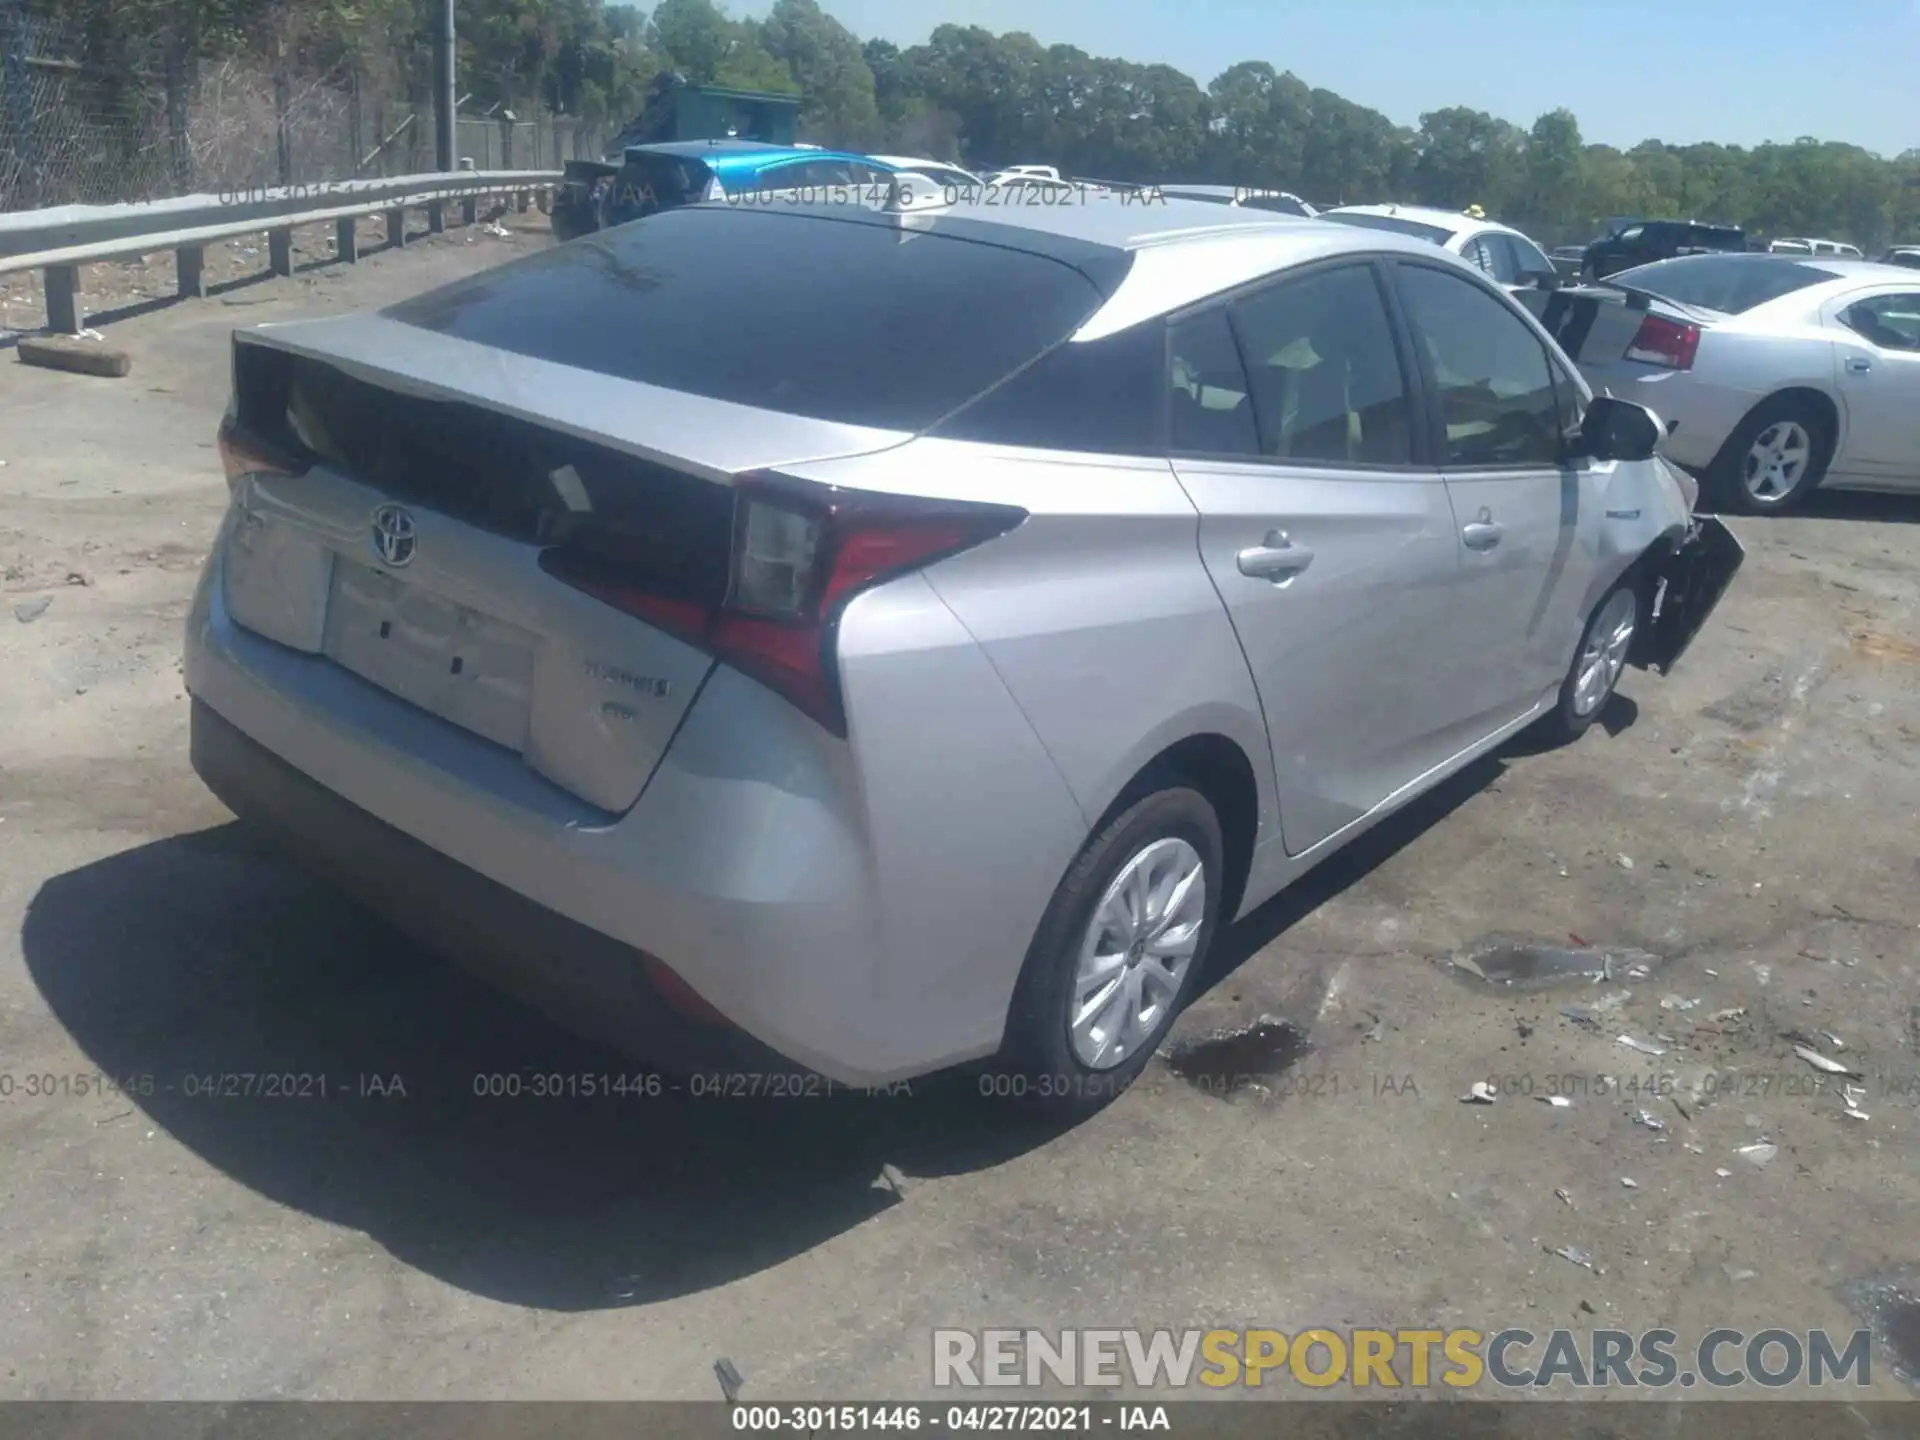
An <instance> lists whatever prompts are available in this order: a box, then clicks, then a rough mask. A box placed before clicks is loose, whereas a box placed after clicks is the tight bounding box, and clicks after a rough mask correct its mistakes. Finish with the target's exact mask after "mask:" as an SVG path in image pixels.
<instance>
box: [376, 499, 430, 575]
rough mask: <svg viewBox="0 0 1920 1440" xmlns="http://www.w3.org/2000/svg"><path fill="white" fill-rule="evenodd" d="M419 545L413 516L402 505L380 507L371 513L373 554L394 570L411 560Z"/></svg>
mask: <svg viewBox="0 0 1920 1440" xmlns="http://www.w3.org/2000/svg"><path fill="white" fill-rule="evenodd" d="M418 544H419V540H418V537H417V536H416V535H415V534H414V529H413V516H412V515H411V514H410V513H409V512H408V510H407V507H406V506H404V505H382V506H381V507H380V508H379V509H378V510H375V511H374V512H373V553H374V554H376V555H378V556H379V557H380V558H381V560H382V561H384V562H385V563H386V564H388V565H391V566H393V567H394V568H395V569H396V570H397V569H399V568H400V567H401V566H402V565H406V564H409V563H410V562H411V561H412V560H413V552H414V548H415V547H416V546H417V545H418Z"/></svg>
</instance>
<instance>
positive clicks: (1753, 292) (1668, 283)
mask: <svg viewBox="0 0 1920 1440" xmlns="http://www.w3.org/2000/svg"><path fill="white" fill-rule="evenodd" d="M1831 279H1833V275H1832V272H1830V271H1827V270H1819V269H1816V268H1815V267H1813V266H1811V265H1802V264H1800V263H1799V262H1798V261H1796V260H1790V259H1788V258H1787V257H1785V256H1783V255H1770V256H1769V255H1756V256H1752V257H1750V258H1749V257H1747V256H1735V255H1687V256H1682V257H1681V258H1680V259H1678V260H1662V261H1660V262H1659V263H1658V264H1654V265H1639V266H1636V267H1635V268H1633V269H1632V270H1623V271H1621V272H1620V273H1619V274H1618V275H1615V276H1614V277H1613V279H1612V282H1611V283H1613V284H1615V285H1620V286H1623V287H1624V288H1626V289H1629V290H1641V291H1644V292H1646V293H1647V294H1649V295H1658V296H1659V297H1660V298H1661V299H1663V300H1677V301H1679V302H1680V303H1681V304H1682V305H1697V306H1699V307H1701V308H1703V309H1706V310H1718V311H1721V312H1722V313H1723V314H1727V315H1739V314H1742V313H1743V312H1745V311H1748V310H1751V309H1753V308H1754V307H1755V306H1756V305H1764V304H1766V303H1767V302H1768V301H1769V300H1778V299H1779V298H1780V297H1781V296H1782V295H1791V294H1793V292H1794V291H1796V290H1804V289H1806V288H1807V287H1808V286H1809V285H1818V284H1820V283H1821V282H1822V281H1823V280H1831Z"/></svg>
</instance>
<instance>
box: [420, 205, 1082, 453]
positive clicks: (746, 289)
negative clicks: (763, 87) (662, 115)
mask: <svg viewBox="0 0 1920 1440" xmlns="http://www.w3.org/2000/svg"><path fill="white" fill-rule="evenodd" d="M840 208H841V209H842V210H843V211H844V210H845V208H846V207H840ZM1102 299H1103V297H1102V294H1101V292H1100V290H1099V289H1097V288H1096V287H1095V286H1094V284H1093V282H1092V281H1090V280H1089V279H1088V278H1087V277H1086V276H1085V275H1083V274H1081V273H1080V272H1079V271H1078V270H1075V269H1074V268H1072V267H1071V266H1068V265H1066V264H1063V263H1061V262H1060V261H1057V260H1052V259H1048V258H1046V257H1044V256H1040V255H1035V254H1032V253H1030V252H1027V251H1023V250H1014V249H1009V248H1005V247H1002V246H998V245H992V244H984V243H980V242H977V241H971V240H962V239H958V238H954V237H952V236H948V235H942V234H940V233H938V232H937V231H917V232H903V231H902V230H900V229H899V228H898V227H897V226H895V225H893V224H890V223H887V222H885V221H862V220H856V219H852V218H840V217H837V216H831V215H828V214H826V213H824V212H823V211H820V210H815V211H812V212H807V211H796V210H789V209H784V208H771V209H769V208H760V207H754V206H734V205H699V206H691V207H688V208H686V209H681V210H666V211H662V212H661V213H660V214H657V215H653V216H651V217H649V218H647V219H645V220H638V221H635V222H634V223H632V224H630V225H621V226H617V227H615V228H614V229H611V230H605V231H601V232H599V233H597V234H594V235H590V236H588V237H586V238H585V239H582V240H578V241H575V242H574V243H572V244H569V245H561V246H558V247H556V248H554V249H552V250H547V251H543V252H541V253H540V254H538V255H533V256H529V257H528V258H527V259H525V260H519V261H515V262H512V263H510V264H507V265H503V266H501V267H500V268H498V269H495V270H488V271H483V272H482V273H480V274H478V275H473V276H470V277H468V278H466V279H464V280H460V281H457V282H455V283H454V284H452V285H449V286H446V287H444V288H442V289H440V290H435V291H432V292H429V293H428V294H426V295H422V296H419V297H417V298H415V299H412V300H407V301H403V302H402V303H400V304H398V305H394V306H392V307H390V308H389V309H387V310H386V311H385V312H383V313H384V314H386V315H387V316H388V317H389V318H391V319H394V320H398V321H401V322H403V323H405V324H408V325H415V326H418V327H420V328H422V329H425V330H433V331H437V332H439V333H440V334H443V335H451V336H454V337H455V338H457V339H461V340H471V341H474V342H475V343H477V344H481V345H491V346H494V347H496V348H498V349H501V350H507V351H511V352H514V353H516V354H520V355H527V356H532V357H534V358H536V359H540V360H548V361H552V362H554V363H556V364H560V365H570V366H573V367H575V368H577V369H581V370H590V371H594V372H596V373H598V374H602V375H611V376H616V377H618V378H620V379H623V380H636V381H641V382H644V383H646V384H649V385H660V386H664V387H665V388H667V389H670V390H683V391H688V392H691V393H692V394H696V395H703V396H707V397H710V398H712V399H716V400H727V401H732V402H734V403H736V404H741V405H753V406H758V407H760V408H763V409H768V410H778V411H782V412H784V413H787V414H792V415H807V416H812V417H815V418H818V419H822V420H834V421H840V422H844V423H848V424H856V425H871V426H877V427H880V428H883V429H894V430H908V431H920V430H924V429H926V428H927V427H928V426H929V425H931V424H932V423H933V422H934V421H936V420H938V419H940V418H941V417H942V416H944V415H946V414H948V413H949V412H951V411H952V410H954V409H955V408H956V407H957V406H959V405H961V404H963V403H964V402H965V401H967V400H970V399H972V398H973V397H974V396H976V395H978V394H980V393H981V392H982V391H984V390H986V389H987V388H988V387H990V386H992V385H993V384H994V383H995V382H997V381H999V380H1001V379H1002V378H1004V377H1005V376H1007V375H1010V374H1011V373H1013V371H1015V370H1017V369H1018V368H1020V366H1022V365H1024V364H1025V363H1027V362H1028V361H1029V360H1031V359H1033V358H1034V357H1035V356H1036V355H1038V354H1040V352H1041V351H1043V350H1045V349H1047V348H1048V347H1049V346H1051V345H1053V344H1055V343H1056V342H1058V341H1060V340H1063V339H1065V338H1066V337H1067V336H1068V335H1070V334H1071V333H1073V331H1075V330H1077V329H1078V328H1079V327H1080V325H1081V324H1082V323H1083V322H1084V321H1085V320H1086V319H1088V318H1089V317H1090V316H1091V315H1092V314H1093V312H1094V311H1095V310H1096V309H1098V308H1099V306H1100V305H1101V303H1102Z"/></svg>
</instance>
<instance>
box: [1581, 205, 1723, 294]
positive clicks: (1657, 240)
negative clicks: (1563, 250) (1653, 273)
mask: <svg viewBox="0 0 1920 1440" xmlns="http://www.w3.org/2000/svg"><path fill="white" fill-rule="evenodd" d="M1746 248H1747V232H1746V231H1744V230H1742V229H1741V228H1740V227H1739V226H1738V225H1704V224H1702V223H1701V222H1699V221H1698V220H1630V221H1628V222H1627V223H1626V224H1625V225H1623V226H1621V227H1620V228H1618V229H1616V230H1612V231H1610V232H1609V233H1608V234H1607V236H1606V237H1605V238H1604V239H1600V240H1596V241H1594V242H1593V243H1592V244H1591V245H1589V246H1587V252H1586V255H1585V257H1584V258H1583V259H1582V261H1581V265H1580V269H1581V273H1582V274H1583V275H1585V276H1586V277H1587V278H1588V279H1589V280H1598V279H1601V278H1602V277H1603V276H1607V275H1611V274H1613V273H1614V272H1615V271H1616V270H1628V269H1631V268H1632V267H1633V266H1635V265H1651V264H1652V263H1653V262H1654V261H1656V260H1671V259H1673V257H1674V256H1676V255H1699V254H1702V253H1707V252H1714V251H1744V250H1745V249H1746Z"/></svg>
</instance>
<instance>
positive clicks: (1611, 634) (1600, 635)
mask: <svg viewBox="0 0 1920 1440" xmlns="http://www.w3.org/2000/svg"><path fill="white" fill-rule="evenodd" d="M1639 623H1640V596H1639V592H1638V591H1637V590H1636V588H1635V587H1634V585H1633V583H1632V582H1631V581H1630V580H1629V581H1622V582H1621V583H1620V584H1618V585H1616V586H1614V588H1613V589H1611V590H1609V591H1608V592H1607V594H1606V596H1605V598H1604V599H1602V600H1601V602H1600V603H1599V604H1598V605H1596V606H1594V607H1593V614H1592V616H1590V617H1589V618H1588V620H1587V629H1586V633H1585V634H1583V635H1582V636H1581V637H1580V648H1579V649H1578V650H1576V651H1575V652H1574V656H1573V664H1572V666H1571V667H1569V668H1568V670H1567V678H1566V679H1565V680H1564V681H1562V682H1561V685H1560V703H1559V704H1558V705H1556V706H1555V707H1554V711H1553V714H1552V715H1551V716H1549V717H1548V724H1549V728H1550V729H1551V730H1552V731H1553V735H1554V738H1555V739H1557V740H1559V741H1561V742H1563V743H1564V742H1567V741H1572V740H1577V739H1579V738H1580V737H1581V736H1582V735H1584V734H1586V733H1587V730H1588V728H1589V727H1590V726H1591V725H1592V724H1593V722H1594V721H1595V720H1596V719H1598V718H1599V715H1600V712H1601V711H1602V710H1604V709H1605V708H1606V705H1607V702H1608V701H1609V700H1611V699H1612V698H1613V692H1614V691H1615V690H1616V689H1618V688H1619V685H1620V677H1621V675H1622V674H1624V673H1625V672H1626V668H1627V658H1628V657H1629V656H1630V655H1631V654H1632V653H1633V637H1634V633H1635V631H1636V629H1637V628H1638V626H1639Z"/></svg>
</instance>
